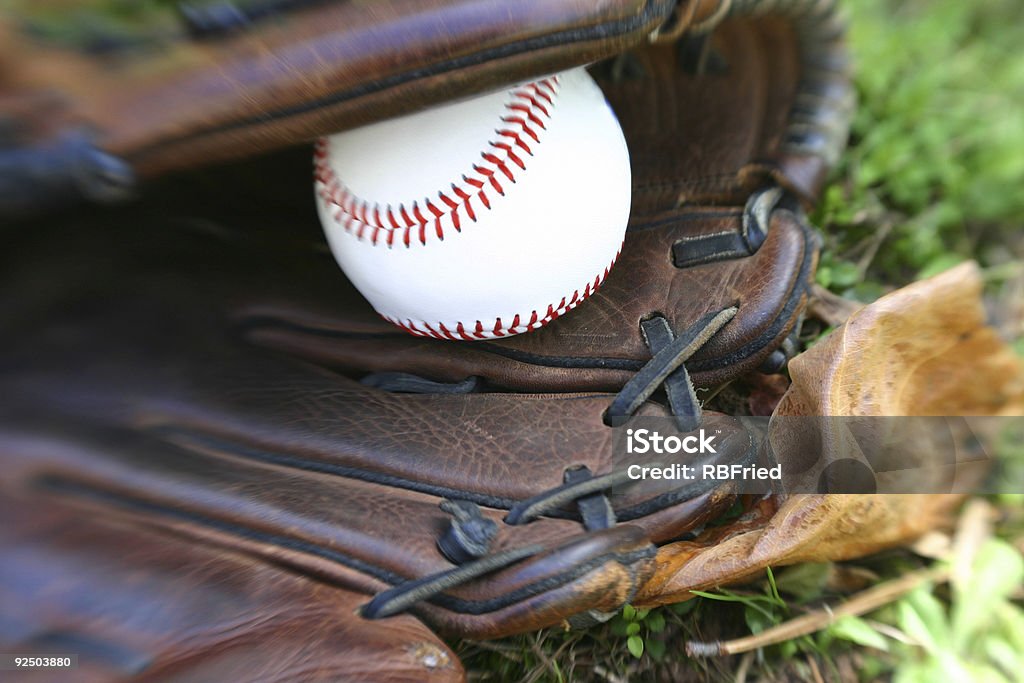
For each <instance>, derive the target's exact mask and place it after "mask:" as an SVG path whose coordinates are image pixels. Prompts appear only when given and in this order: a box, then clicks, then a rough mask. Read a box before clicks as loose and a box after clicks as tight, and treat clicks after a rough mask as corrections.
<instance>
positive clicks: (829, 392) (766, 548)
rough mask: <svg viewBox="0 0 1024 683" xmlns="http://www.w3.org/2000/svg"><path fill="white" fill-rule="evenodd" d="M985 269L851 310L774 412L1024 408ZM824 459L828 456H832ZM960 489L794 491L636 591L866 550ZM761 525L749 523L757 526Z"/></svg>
mask: <svg viewBox="0 0 1024 683" xmlns="http://www.w3.org/2000/svg"><path fill="white" fill-rule="evenodd" d="M981 288H982V283H981V277H980V274H979V272H978V268H977V266H976V265H974V264H965V265H962V266H959V267H957V268H954V269H952V270H949V271H947V272H946V273H943V274H941V275H938V276H936V277H934V278H931V279H929V280H925V281H922V282H918V283H915V284H912V285H910V286H908V287H905V288H903V289H900V290H898V291H896V292H893V293H892V294H889V295H887V296H885V297H883V298H881V299H879V300H878V301H877V302H875V303H874V304H871V305H869V306H866V307H865V308H863V309H861V310H859V311H856V312H854V313H853V314H852V315H851V316H850V318H849V320H848V321H847V322H846V324H845V325H844V326H843V327H841V328H839V329H837V330H836V331H835V332H833V333H832V334H831V335H830V336H829V337H827V338H826V339H824V340H823V341H821V342H820V343H818V344H817V345H816V346H814V347H813V348H811V349H810V350H808V351H807V352H806V353H804V354H801V355H800V356H798V357H797V358H794V359H793V361H792V362H791V363H790V374H791V376H792V379H793V383H792V386H791V387H790V389H789V391H788V392H787V393H786V395H785V397H783V399H782V402H781V403H780V404H779V406H778V408H777V409H776V411H775V415H804V416H814V415H856V416H867V415H894V416H899V415H1022V414H1024V367H1022V364H1021V361H1020V359H1019V358H1018V357H1017V356H1016V355H1015V354H1014V353H1013V351H1012V350H1011V349H1010V348H1009V346H1008V345H1007V344H1005V343H1004V342H1003V341H1002V340H1001V339H1000V338H999V336H998V335H997V334H996V332H995V330H993V329H992V328H990V327H988V326H987V325H986V324H985V314H984V309H983V307H982V304H981ZM826 457H827V454H826ZM959 500H960V496H958V495H953V494H934V495H835V494H826V495H810V494H805V495H798V496H792V497H790V498H788V499H787V500H785V501H783V502H781V503H780V505H779V508H778V510H777V511H776V512H775V513H774V514H770V515H768V514H765V510H764V509H763V507H762V510H761V513H762V514H761V517H760V518H757V519H754V520H751V519H747V520H744V521H743V522H742V526H739V525H733V526H731V527H727V528H724V529H722V528H719V529H715V530H712V531H710V532H708V533H705V534H704V535H703V536H701V537H699V538H698V539H696V540H695V541H692V542H679V543H673V544H669V545H667V546H665V547H663V548H661V549H660V550H659V552H658V560H657V562H658V570H657V572H656V574H655V576H654V578H653V579H652V580H651V581H650V582H649V583H648V584H647V585H646V586H645V587H644V589H643V591H642V592H641V595H640V596H639V597H638V599H637V600H636V603H637V604H638V605H652V604H663V603H667V602H675V601H679V600H685V599H687V598H689V597H691V594H690V591H691V590H700V589H707V588H711V587H715V586H721V585H725V584H730V583H737V582H741V581H744V580H748V579H751V578H753V577H755V576H759V575H761V574H762V572H763V571H764V569H765V567H769V566H780V565H787V564H793V563H797V562H822V561H828V560H842V559H849V558H853V557H859V556H862V555H866V554H869V553H872V552H876V551H878V550H881V549H883V548H887V547H892V546H896V545H901V544H904V543H908V542H911V541H912V540H913V539H915V538H917V537H919V536H921V535H922V534H924V533H925V532H927V531H929V530H931V529H934V528H936V527H939V526H944V525H946V524H947V523H948V521H949V513H950V512H951V510H952V509H953V508H954V507H955V506H956V504H957V503H958V502H959ZM752 527H753V528H752Z"/></svg>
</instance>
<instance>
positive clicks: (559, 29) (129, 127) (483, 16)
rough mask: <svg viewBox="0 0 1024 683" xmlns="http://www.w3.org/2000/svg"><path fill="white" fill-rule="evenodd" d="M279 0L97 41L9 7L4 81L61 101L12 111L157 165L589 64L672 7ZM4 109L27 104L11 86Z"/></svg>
mask: <svg viewBox="0 0 1024 683" xmlns="http://www.w3.org/2000/svg"><path fill="white" fill-rule="evenodd" d="M191 4H192V5H199V6H201V5H202V3H191ZM240 4H241V5H244V3H240ZM250 4H251V3H250ZM277 4H279V5H280V6H281V7H280V10H279V11H277V12H274V13H273V15H272V16H270V17H264V18H263V20H262V21H252V22H248V23H245V24H243V25H241V26H239V27H237V28H236V30H231V31H225V32H222V33H220V34H214V35H205V36H196V35H194V33H189V32H188V31H186V30H184V24H182V25H181V26H179V27H177V30H176V31H175V30H170V29H167V28H164V27H161V28H162V30H161V31H159V32H157V31H155V30H153V31H150V32H148V33H147V32H145V31H144V30H143V29H140V34H142V35H140V36H138V37H137V38H136V40H135V41H129V42H128V43H127V44H125V45H123V46H120V47H117V46H115V48H116V49H114V48H111V47H110V46H107V49H105V50H104V51H103V52H102V53H100V54H95V53H93V52H90V51H88V50H85V49H82V48H80V47H78V46H69V45H64V44H54V43H53V42H46V41H43V40H40V39H39V38H38V37H35V36H33V35H32V34H31V32H30V31H29V30H28V28H27V27H28V26H30V23H29V22H30V21H31V19H32V15H31V13H30V14H29V16H28V17H21V16H11V15H8V16H6V17H0V20H2V21H3V23H0V35H2V36H3V37H4V40H5V41H6V42H7V43H8V46H7V49H6V50H4V51H0V95H6V96H8V98H11V99H12V100H13V98H15V97H21V98H22V101H23V98H24V97H25V96H27V94H29V93H35V92H40V91H42V92H56V93H57V94H58V95H59V97H58V98H57V101H56V102H50V103H47V104H48V105H49V106H44V104H43V103H38V105H37V106H36V108H35V117H34V118H36V119H47V120H50V121H52V124H50V125H49V126H39V125H38V122H35V123H34V122H32V119H31V118H29V117H24V116H18V117H17V118H16V119H15V121H21V120H23V118H27V120H26V121H25V125H24V126H21V127H22V128H25V129H28V128H32V129H35V131H36V134H35V135H30V134H27V131H26V134H24V136H25V138H26V140H25V142H26V143H28V144H33V143H34V144H36V145H40V144H42V142H41V141H40V140H39V137H40V136H42V137H43V140H46V139H47V138H50V137H54V136H55V135H57V134H58V133H59V131H61V130H62V129H68V128H75V129H88V130H89V131H90V132H91V134H92V140H93V142H94V144H95V145H96V146H97V148H99V149H100V150H103V151H104V152H105V153H107V154H110V155H113V156H114V157H116V158H118V159H121V160H123V161H125V162H126V163H127V165H128V166H129V167H130V168H131V169H132V171H133V172H134V174H135V175H136V176H138V177H141V178H148V177H152V176H154V175H156V174H159V173H163V172H165V171H168V170H173V169H180V168H184V167H189V166H196V165H199V164H202V163H208V162H210V161H216V160H221V159H226V158H235V157H239V156H248V155H251V154H253V153H255V152H260V151H266V150H269V149H275V148H279V147H283V146H287V145H291V144H296V143H300V142H309V141H311V140H313V139H314V138H315V137H316V136H318V135H323V134H326V133H331V132H335V131H338V130H342V129H346V128H351V127H354V126H358V125H364V124H366V123H369V122H372V121H376V120H380V119H381V118H385V117H388V116H395V115H398V114H406V113H409V112H412V111H415V110H417V109H421V108H423V107H426V106H429V105H430V104H436V103H438V102H441V101H448V100H452V99H455V98H459V97H466V96H468V95H471V94H474V93H480V92H485V91H488V90H493V89H497V88H500V87H502V86H505V85H508V84H511V83H514V82H518V81H523V80H529V79H531V78H534V77H536V76H538V75H541V74H547V73H552V72H555V71H560V70H563V69H566V68H569V67H573V66H578V65H580V64H586V63H588V62H591V61H594V60H597V59H600V58H603V57H607V56H608V55H612V54H615V53H617V52H619V51H621V50H623V49H624V48H626V47H628V46H630V45H632V44H634V43H636V42H638V41H640V40H641V39H642V38H643V37H644V36H646V35H647V34H648V33H649V32H651V31H652V30H654V29H655V28H657V26H658V25H659V24H660V23H661V22H662V21H664V19H665V17H666V16H667V15H668V13H669V12H670V10H671V8H672V2H671V1H670V0H602V1H601V2H580V1H578V0H557V1H554V2H552V0H530V1H529V2H518V3H516V7H515V11H509V7H508V5H507V4H506V3H504V2H501V1H500V0H457V1H456V2H448V1H446V0H445V1H438V0H388V1H386V2H382V1H380V0H375V1H373V2H367V1H365V0H359V1H346V2H321V3H308V2H307V3H299V2H287V1H286V2H281V3H277ZM290 5H294V6H297V7H296V8H295V9H292V8H290ZM5 24H6V25H5ZM139 43H141V44H139ZM5 109H7V110H8V111H10V112H11V114H12V116H15V115H17V113H18V112H17V110H16V109H15V108H14V104H11V105H10V106H9V107H4V106H3V98H2V97H0V113H2V112H4V110H5ZM40 128H44V130H43V131H40V130H39V129H40ZM16 139H17V136H16ZM4 144H5V146H6V145H11V144H14V142H5V143H4Z"/></svg>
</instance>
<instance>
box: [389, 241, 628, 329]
mask: <svg viewBox="0 0 1024 683" xmlns="http://www.w3.org/2000/svg"><path fill="white" fill-rule="evenodd" d="M621 253H622V247H621V246H620V247H619V251H618V252H616V254H615V256H613V257H612V260H611V263H609V264H608V265H607V266H606V267H605V269H604V272H603V273H598V274H597V276H596V277H595V278H594V281H593V282H587V284H586V286H585V287H584V288H583V290H582V291H580V290H579V289H575V290H573V293H572V296H564V297H562V300H561V301H560V302H559V303H558V304H557V305H555V304H548V308H547V312H546V313H545V314H544V315H543V316H541V315H540V314H539V313H538V312H537V311H532V312H531V313H530V317H529V319H528V320H526V321H525V322H524V321H523V318H524V316H522V315H520V314H519V313H516V314H515V316H514V317H513V318H512V323H511V324H510V325H508V326H507V327H506V326H505V325H504V323H502V321H501V318H496V319H495V321H494V325H493V326H492V327H490V329H488V328H487V326H485V325H484V324H483V323H482V322H481V321H479V320H477V321H476V324H475V325H471V327H472V330H470V329H468V327H467V325H466V324H465V323H464V322H461V321H459V322H456V323H455V324H454V325H451V326H449V325H445V324H444V323H443V322H436V323H434V324H433V325H431V324H430V323H427V322H425V321H422V320H421V321H419V324H418V325H417V323H416V322H415V321H413V320H410V319H405V320H399V319H398V318H393V317H391V316H388V315H384V314H383V313H381V314H380V317H382V318H384V319H385V320H387V321H388V322H389V323H391V324H393V325H397V326H398V327H400V328H402V329H403V330H405V331H406V332H408V333H409V334H412V335H415V336H417V337H434V338H435V339H450V340H453V341H460V340H461V341H477V340H480V339H494V338H496V337H506V336H510V335H514V334H521V333H523V332H529V331H532V330H536V329H539V328H541V327H544V326H545V325H547V324H548V323H549V322H551V321H552V320H555V319H557V318H559V317H560V316H562V315H564V314H566V313H568V312H569V311H571V310H572V309H574V308H576V307H577V306H578V305H579V304H580V303H581V302H582V301H586V300H587V299H589V298H590V296H591V295H592V294H593V293H594V292H596V291H597V288H598V287H600V286H601V283H602V282H603V281H604V280H605V279H607V277H608V273H609V271H611V269H612V266H614V265H615V262H616V261H617V260H618V258H619V254H621ZM517 328H518V329H517Z"/></svg>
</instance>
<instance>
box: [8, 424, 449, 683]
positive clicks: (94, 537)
mask: <svg viewBox="0 0 1024 683" xmlns="http://www.w3.org/2000/svg"><path fill="white" fill-rule="evenodd" d="M7 443H8V442H7V441H6V439H5V445H6V444H7ZM93 512H94V511H92V510H88V509H86V508H82V507H81V506H76V505H66V504H64V503H62V502H60V501H57V500H54V499H53V498H41V497H39V496H35V495H31V496H28V497H19V496H17V495H14V494H12V492H11V490H10V489H9V488H8V487H5V491H4V494H3V495H2V496H0V515H2V517H3V519H4V524H3V525H2V528H0V546H2V547H3V558H2V560H0V605H2V608H0V613H2V619H0V647H2V648H3V650H4V651H5V652H16V653H19V654H23V655H37V654H38V655H43V654H74V655H77V666H76V667H75V668H73V669H68V670H65V671H59V672H56V671H53V670H51V671H34V672H28V671H23V672H18V673H17V674H14V677H15V678H17V680H19V681H39V682H44V681H45V682H47V683H53V682H55V681H61V682H68V683H85V682H96V683H101V682H102V683H112V682H114V681H117V682H122V681H133V682H140V683H141V682H142V681H146V682H149V681H153V682H156V681H211V682H212V681H257V680H259V681H280V682H284V681H339V680H346V681H363V682H368V681H390V682H394V683H399V682H402V681H406V682H409V683H412V682H414V681H415V682H417V683H419V682H420V681H437V682H438V683H441V682H453V681H462V680H465V679H464V674H463V671H462V666H461V664H460V663H459V660H458V658H457V657H456V656H455V654H454V653H453V652H452V651H451V650H450V649H448V647H447V646H446V645H445V644H444V643H443V642H441V641H440V640H439V639H438V637H437V636H436V635H434V633H432V632H431V631H430V630H429V629H427V627H425V626H424V625H423V624H422V623H420V622H419V621H418V620H417V619H415V618H413V617H410V616H397V617H394V618H392V619H388V620H386V621H373V622H369V621H364V620H358V619H353V618H352V613H353V612H354V611H355V610H356V609H358V607H359V605H360V604H361V603H362V602H363V601H364V600H365V597H364V596H362V595H359V594H357V593H353V592H351V591H347V590H344V589H340V588H337V587H335V586H330V585H328V584H325V583H324V582H323V581H320V580H318V579H317V578H316V577H312V576H306V575H302V574H299V573H296V572H293V571H288V570H287V569H285V568H282V567H278V566H275V565H274V564H272V563H268V562H260V561H257V560H255V559H254V558H253V557H252V556H250V555H248V554H246V553H243V552H237V551H235V550H231V549H226V548H223V547H217V546H215V545H213V544H199V543H195V542H194V541H193V540H192V539H189V538H187V537H184V536H182V535H178V534H174V533H171V532H167V531H164V530H161V529H159V528H157V527H155V526H152V525H148V524H145V523H144V522H142V521H140V520H139V519H137V518H132V517H131V516H129V515H117V514H112V511H111V510H109V509H105V510H103V512H102V514H92V513H93Z"/></svg>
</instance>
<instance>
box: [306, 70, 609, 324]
mask: <svg viewBox="0 0 1024 683" xmlns="http://www.w3.org/2000/svg"><path fill="white" fill-rule="evenodd" d="M558 81H559V79H558V76H551V77H550V78H544V79H541V80H539V81H536V82H534V83H528V84H526V85H524V86H521V87H518V88H516V89H514V90H511V91H510V92H509V95H510V98H509V101H507V102H506V103H505V107H504V108H505V110H506V113H505V114H504V115H502V116H501V117H500V120H501V123H502V125H501V126H500V127H499V128H497V129H496V130H495V133H496V134H497V138H496V139H494V140H489V141H488V143H487V147H486V148H485V149H484V150H482V151H481V152H480V160H479V161H477V162H475V163H473V164H472V167H471V170H470V171H468V172H466V173H463V174H462V178H461V180H460V181H458V182H452V183H450V191H447V192H446V191H445V190H438V192H437V199H436V200H432V199H430V198H425V200H424V202H423V205H422V206H421V205H420V204H419V202H418V201H414V202H413V203H412V205H411V206H407V205H406V204H405V203H400V204H398V205H391V204H384V205H381V204H379V203H377V202H373V201H368V200H366V199H363V198H361V197H358V196H356V195H355V194H354V193H352V192H351V191H350V190H349V188H348V187H346V186H345V184H344V183H343V182H342V181H341V179H339V178H338V177H337V174H336V173H335V172H334V169H333V168H331V164H330V161H329V158H328V156H329V155H328V152H329V150H328V141H327V139H326V138H320V140H318V141H317V143H316V149H315V152H314V166H313V177H314V179H315V180H316V182H317V183H319V184H320V190H319V194H320V197H321V199H323V201H324V202H325V203H327V204H330V205H333V206H334V207H335V208H336V210H335V211H333V212H332V213H331V216H332V218H333V219H334V221H335V223H337V224H338V225H339V226H341V227H342V228H343V229H344V230H345V231H347V232H349V233H352V234H354V235H355V236H356V238H358V239H360V240H366V239H368V240H369V242H370V244H372V245H373V246H377V245H378V244H385V245H387V246H388V247H389V248H392V247H394V246H395V243H396V240H397V242H398V244H401V245H404V246H405V247H406V248H409V247H411V246H412V242H413V241H416V242H419V243H420V244H421V245H426V244H427V240H428V239H430V238H431V236H433V237H436V239H438V240H439V241H443V240H444V238H445V235H446V234H447V233H449V232H450V231H451V230H453V229H454V230H455V232H457V233H460V232H462V227H463V224H464V223H463V221H464V217H465V218H468V219H469V220H470V221H471V222H473V223H475V222H476V220H477V211H478V210H479V207H482V208H483V209H484V210H488V211H489V210H490V209H491V197H490V196H488V195H489V193H491V192H497V193H498V194H499V195H501V196H504V195H505V186H504V185H503V184H502V183H505V182H511V183H515V182H516V176H517V174H520V173H522V172H523V171H525V170H526V158H528V157H530V156H533V147H532V146H536V145H539V144H540V141H541V137H542V135H543V132H544V131H545V130H546V129H547V126H546V125H545V123H544V121H545V120H549V119H550V118H551V112H552V110H553V109H554V106H555V100H556V99H557V95H558V90H559V88H558ZM531 145H532V146H531ZM521 153H525V155H526V156H523V154H521ZM474 199H475V200H476V201H477V208H474V206H473V200H474ZM595 286H596V285H595ZM396 324H397V323H396ZM414 334H415V333H414ZM445 338H447V337H445Z"/></svg>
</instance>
